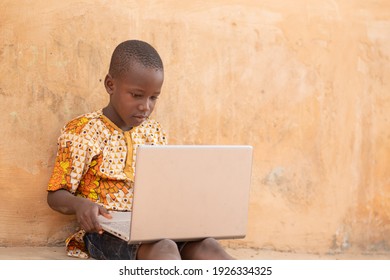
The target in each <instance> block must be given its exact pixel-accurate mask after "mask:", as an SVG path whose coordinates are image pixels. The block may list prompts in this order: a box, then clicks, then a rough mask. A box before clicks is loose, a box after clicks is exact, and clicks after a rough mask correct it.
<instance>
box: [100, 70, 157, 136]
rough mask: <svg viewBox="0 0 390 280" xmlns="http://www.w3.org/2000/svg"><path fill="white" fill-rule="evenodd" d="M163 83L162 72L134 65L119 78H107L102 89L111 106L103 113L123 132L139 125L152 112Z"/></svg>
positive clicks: (108, 76)
mask: <svg viewBox="0 0 390 280" xmlns="http://www.w3.org/2000/svg"><path fill="white" fill-rule="evenodd" d="M163 81H164V73H163V71H162V70H156V69H153V68H147V67H145V66H143V65H142V64H139V63H134V65H133V66H132V67H131V69H130V70H129V71H127V72H125V73H123V74H121V75H119V76H118V77H115V78H113V77H111V76H110V75H109V74H108V75H107V76H106V79H105V87H106V90H107V92H108V94H109V95H110V103H109V104H108V106H107V107H106V108H104V109H103V113H104V115H105V116H107V117H108V118H109V119H110V120H111V121H112V122H114V123H115V124H116V125H117V126H118V127H119V128H121V129H122V130H125V131H126V130H129V129H131V128H132V127H135V126H138V125H140V124H141V123H142V122H144V121H145V120H146V118H147V117H149V115H150V114H151V113H152V112H153V109H154V106H155V105H156V101H157V98H158V96H159V95H160V92H161V87H162V84H163Z"/></svg>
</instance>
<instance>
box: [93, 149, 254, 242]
mask: <svg viewBox="0 0 390 280" xmlns="http://www.w3.org/2000/svg"><path fill="white" fill-rule="evenodd" d="M252 150H253V149H252V147H251V146H242V145H233V146H227V145H223V146H215V145H214V146H212V145H163V146H150V145H148V146H146V145H143V146H140V147H139V148H138V150H137V158H136V166H135V183H134V198H133V211H132V212H111V215H112V216H113V219H106V218H104V217H102V216H99V222H100V223H101V225H102V227H103V229H104V230H106V231H107V232H110V233H111V234H114V235H116V236H118V237H120V238H122V239H124V240H126V241H128V242H129V243H141V242H154V241H158V240H161V239H172V240H174V241H191V240H199V239H203V238H207V237H213V238H216V239H233V238H244V237H245V235H246V231H247V222H248V204H249V192H250V182H251V169H252V153H253V152H252Z"/></svg>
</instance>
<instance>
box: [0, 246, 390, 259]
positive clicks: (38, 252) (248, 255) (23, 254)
mask: <svg viewBox="0 0 390 280" xmlns="http://www.w3.org/2000/svg"><path fill="white" fill-rule="evenodd" d="M226 250H227V251H228V252H229V253H230V254H231V255H232V256H234V257H235V258H237V259H239V260H390V253H386V254H366V255H356V254H354V255H353V254H332V255H330V254H329V255H316V254H297V253H289V252H276V251H270V250H258V249H248V248H235V249H233V248H226ZM0 260H77V259H75V258H71V257H68V256H67V255H66V253H65V248H64V247H0Z"/></svg>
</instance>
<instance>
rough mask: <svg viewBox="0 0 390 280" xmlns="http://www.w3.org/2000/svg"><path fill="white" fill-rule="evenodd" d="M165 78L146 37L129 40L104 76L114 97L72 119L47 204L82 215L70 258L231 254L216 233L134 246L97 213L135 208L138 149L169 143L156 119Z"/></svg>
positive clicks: (69, 249)
mask: <svg viewBox="0 0 390 280" xmlns="http://www.w3.org/2000/svg"><path fill="white" fill-rule="evenodd" d="M163 80H164V68H163V63H162V61H161V58H160V56H159V54H158V53H157V51H156V50H155V49H154V48H153V47H152V46H151V45H149V44H148V43H145V42H142V41H137V40H129V41H125V42H123V43H121V44H119V45H118V46H117V47H116V49H115V50H114V52H113V54H112V58H111V63H110V68H109V73H108V74H107V76H106V78H105V80H104V85H105V88H106V91H107V93H108V94H109V96H110V101H109V103H108V105H107V106H106V107H105V108H103V109H102V110H99V111H96V112H93V113H89V114H85V115H83V116H80V117H78V118H76V119H74V120H72V121H70V122H69V123H68V124H67V125H66V126H65V127H64V128H63V129H62V133H61V136H60V137H59V139H58V152H57V158H56V161H55V166H54V171H53V174H52V176H51V178H50V181H49V184H48V196H47V202H48V204H49V205H50V207H51V208H52V209H54V210H56V211H58V212H60V213H63V214H71V215H76V217H77V221H78V222H79V224H80V228H81V229H80V230H79V231H78V232H76V233H75V234H73V235H72V236H70V237H69V238H68V239H67V240H66V245H67V252H68V255H70V256H77V257H81V258H87V257H88V256H92V257H93V258H95V259H154V260H157V259H232V257H231V256H230V255H228V254H227V253H226V252H225V251H224V250H223V248H222V247H221V246H220V245H219V243H218V242H217V241H216V240H214V239H212V238H207V239H204V240H202V241H196V242H182V243H176V242H174V241H172V240H161V241H158V242H155V243H148V244H141V245H130V244H127V242H125V241H123V240H121V239H119V238H117V237H115V236H113V235H110V234H109V233H106V232H104V231H103V230H102V227H101V226H100V224H99V222H98V219H97V217H98V215H103V216H104V217H106V218H108V219H109V218H111V216H110V215H109V212H108V210H114V211H115V210H116V211H131V208H132V198H133V183H134V164H135V156H136V151H137V147H138V146H139V145H141V144H147V145H164V144H166V143H167V139H166V135H165V133H164V131H163V130H162V128H161V127H160V124H159V123H158V122H156V121H154V120H152V119H149V115H150V114H151V113H152V111H153V109H154V106H155V105H156V101H157V99H158V98H159V96H160V92H161V87H162V84H163ZM151 176H153V175H151ZM157 187H158V186H156V188H157Z"/></svg>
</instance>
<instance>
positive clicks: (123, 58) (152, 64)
mask: <svg viewBox="0 0 390 280" xmlns="http://www.w3.org/2000/svg"><path fill="white" fill-rule="evenodd" d="M134 63H139V64H141V65H143V66H144V67H146V68H151V69H155V70H160V71H164V66H163V62H162V60H161V58H160V55H159V54H158V53H157V51H156V50H155V49H154V48H153V47H152V46H151V45H150V44H148V43H146V42H143V41H139V40H128V41H125V42H122V43H120V44H119V45H118V46H117V47H116V48H115V50H114V52H113V53H112V57H111V63H110V69H109V72H108V73H109V74H110V75H111V77H113V78H116V77H118V76H120V75H121V74H123V73H126V72H127V71H128V70H129V69H130V68H131V67H132V66H133V65H134Z"/></svg>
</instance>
